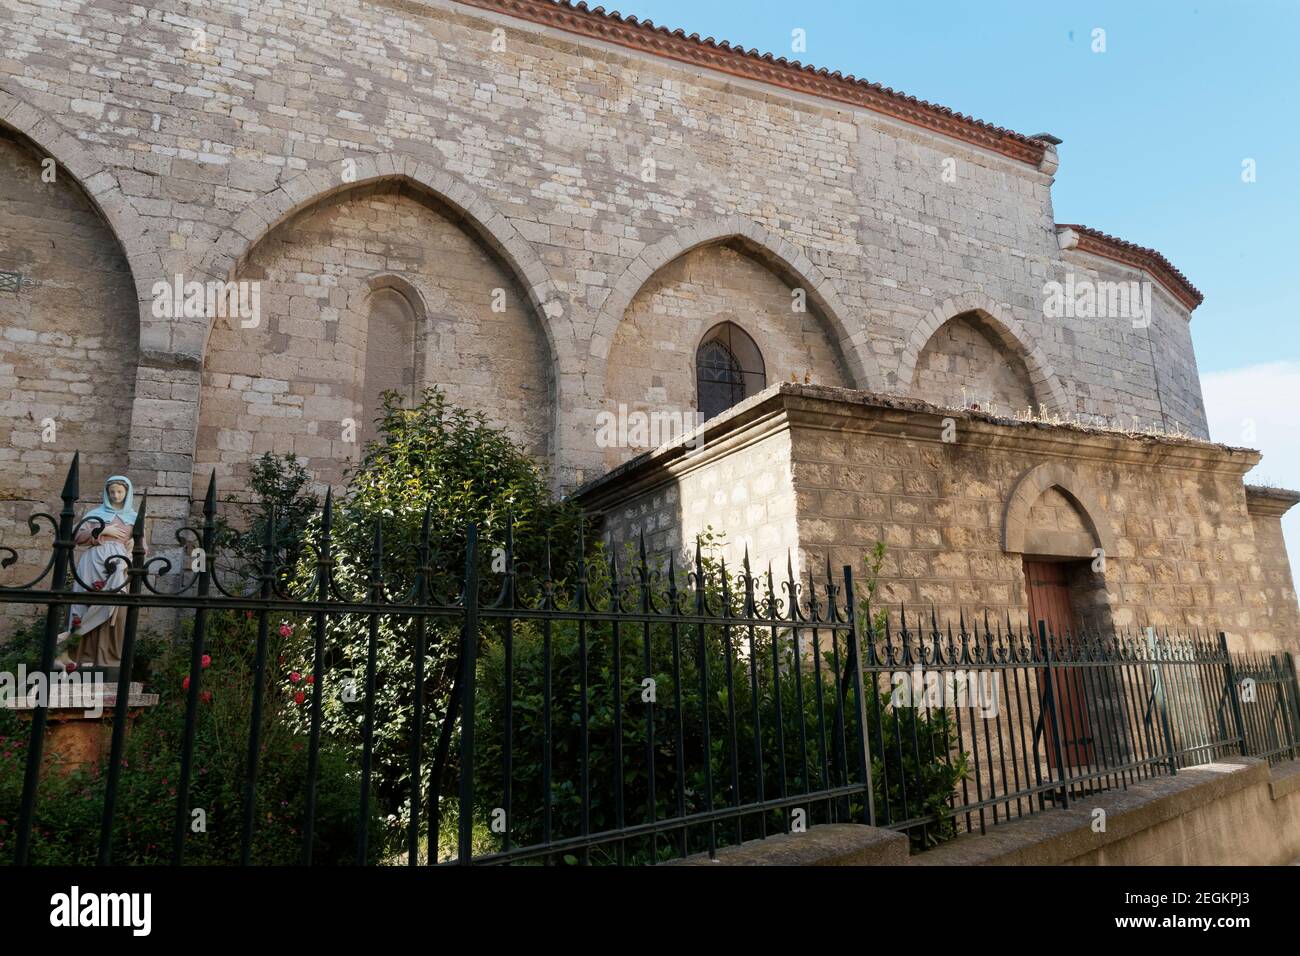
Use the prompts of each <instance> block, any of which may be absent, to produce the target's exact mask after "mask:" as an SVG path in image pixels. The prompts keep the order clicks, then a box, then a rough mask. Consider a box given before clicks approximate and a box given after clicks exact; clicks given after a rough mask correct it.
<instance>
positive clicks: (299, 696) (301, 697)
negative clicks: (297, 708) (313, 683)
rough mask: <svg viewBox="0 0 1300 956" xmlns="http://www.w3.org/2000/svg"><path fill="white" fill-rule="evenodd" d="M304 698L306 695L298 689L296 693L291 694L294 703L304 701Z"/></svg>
mask: <svg viewBox="0 0 1300 956" xmlns="http://www.w3.org/2000/svg"><path fill="white" fill-rule="evenodd" d="M306 699H307V695H306V694H304V693H303V692H302V691H298V693H296V694H294V695H293V702H294V703H295V704H299V705H301V704H302V703H303V701H305V700H306Z"/></svg>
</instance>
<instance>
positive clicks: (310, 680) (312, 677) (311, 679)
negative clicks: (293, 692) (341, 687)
mask: <svg viewBox="0 0 1300 956" xmlns="http://www.w3.org/2000/svg"><path fill="white" fill-rule="evenodd" d="M307 683H308V684H314V683H316V675H315V674H308V675H307Z"/></svg>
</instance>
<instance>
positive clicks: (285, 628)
mask: <svg viewBox="0 0 1300 956" xmlns="http://www.w3.org/2000/svg"><path fill="white" fill-rule="evenodd" d="M292 633H293V628H291V627H290V626H289V625H288V624H281V625H280V636H281V637H288V636H289V635H291V634H292Z"/></svg>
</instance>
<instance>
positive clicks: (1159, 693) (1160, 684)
mask: <svg viewBox="0 0 1300 956" xmlns="http://www.w3.org/2000/svg"><path fill="white" fill-rule="evenodd" d="M1147 649H1148V650H1150V652H1151V676H1152V678H1154V680H1155V687H1154V688H1153V691H1152V692H1153V693H1154V694H1155V698H1156V706H1157V707H1159V708H1160V727H1161V729H1162V730H1163V732H1164V738H1165V747H1166V748H1167V749H1168V751H1169V775H1170V776H1171V777H1176V776H1177V775H1178V758H1177V756H1176V755H1175V754H1174V732H1173V730H1172V729H1171V728H1170V726H1169V707H1168V705H1167V704H1166V702H1165V678H1164V673H1165V671H1164V668H1163V667H1161V666H1160V648H1159V647H1158V642H1157V641H1156V629H1155V628H1154V627H1148V628H1147Z"/></svg>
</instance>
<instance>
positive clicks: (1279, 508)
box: [1246, 485, 1300, 518]
mask: <svg viewBox="0 0 1300 956" xmlns="http://www.w3.org/2000/svg"><path fill="white" fill-rule="evenodd" d="M1297 503H1300V491H1289V490H1287V489H1286V488H1269V487H1267V486H1265V485H1247V486H1246V510H1247V511H1248V512H1250V513H1251V514H1253V515H1269V516H1271V517H1274V518H1280V517H1282V516H1283V515H1284V514H1286V513H1287V512H1288V511H1290V510H1291V508H1292V506H1294V505H1295V504H1297Z"/></svg>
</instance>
